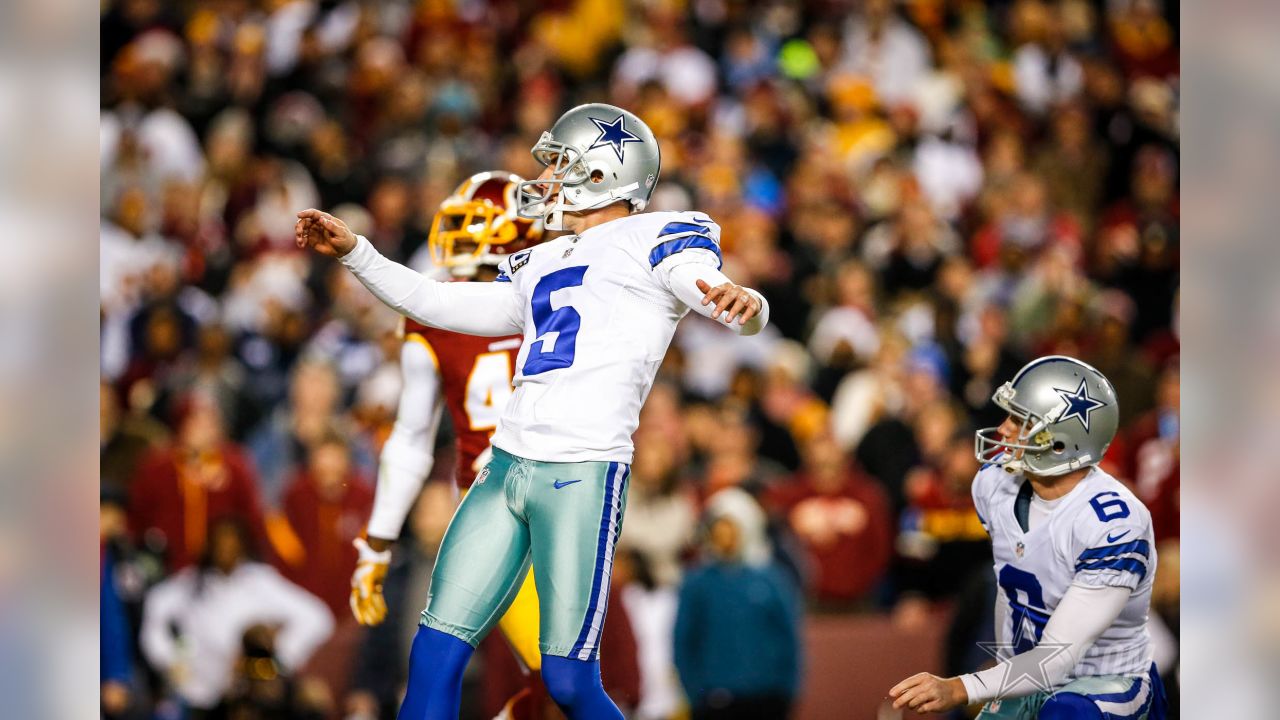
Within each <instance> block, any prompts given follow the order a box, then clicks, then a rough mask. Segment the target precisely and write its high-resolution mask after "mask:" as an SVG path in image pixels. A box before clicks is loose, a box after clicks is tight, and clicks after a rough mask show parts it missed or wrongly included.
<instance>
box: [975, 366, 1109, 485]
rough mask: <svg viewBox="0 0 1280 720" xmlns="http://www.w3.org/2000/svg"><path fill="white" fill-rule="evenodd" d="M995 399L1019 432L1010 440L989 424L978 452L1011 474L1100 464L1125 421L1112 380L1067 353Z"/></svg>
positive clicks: (1028, 371) (1027, 372) (1025, 373)
mask: <svg viewBox="0 0 1280 720" xmlns="http://www.w3.org/2000/svg"><path fill="white" fill-rule="evenodd" d="M991 399H992V401H994V402H995V404H996V405H999V406H1000V407H1001V408H1002V409H1003V410H1004V411H1005V412H1007V413H1009V416H1010V417H1011V418H1013V419H1014V420H1015V421H1016V422H1018V423H1019V428H1018V435H1017V437H1014V438H1005V437H1003V436H1001V435H1000V432H999V428H983V429H982V430H979V431H978V432H977V436H976V438H975V440H974V453H975V454H976V455H977V456H978V460H979V461H981V462H984V463H992V464H995V465H1000V466H1003V467H1004V468H1005V469H1006V470H1009V471H1010V472H1021V471H1027V472H1031V473H1034V474H1036V475H1042V476H1054V475H1063V474H1065V473H1068V472H1071V471H1072V470H1078V469H1080V468H1083V467H1089V466H1090V465H1096V464H1097V463H1098V462H1099V461H1100V460H1102V456H1103V455H1104V454H1105V453H1106V452H1107V448H1108V447H1109V446H1110V445H1111V440H1112V439H1113V438H1114V437H1115V435H1116V427H1117V426H1118V425H1119V422H1120V411H1119V406H1118V405H1117V403H1116V391H1115V388H1113V387H1112V386H1111V382H1110V381H1108V380H1107V378H1106V377H1104V376H1103V374H1102V373H1100V372H1098V371H1097V370H1095V369H1094V368H1092V367H1090V366H1089V365H1086V364H1085V363H1082V362H1080V361H1079V360H1076V359H1075V358H1070V357H1066V356H1065V355H1050V356H1047V357H1042V358H1040V359H1038V360H1035V361H1033V362H1031V363H1029V364H1028V365H1027V366H1026V367H1024V368H1022V369H1021V370H1019V371H1018V374H1017V375H1014V376H1013V379H1012V380H1010V381H1009V382H1007V383H1005V384H1004V385H1002V386H1000V388H999V389H998V390H996V392H995V395H993V396H992V398H991Z"/></svg>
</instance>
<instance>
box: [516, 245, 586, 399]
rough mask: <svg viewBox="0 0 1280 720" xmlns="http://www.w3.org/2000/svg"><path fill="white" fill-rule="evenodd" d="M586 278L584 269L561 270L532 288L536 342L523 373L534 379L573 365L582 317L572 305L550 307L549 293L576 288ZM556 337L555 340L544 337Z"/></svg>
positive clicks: (582, 266)
mask: <svg viewBox="0 0 1280 720" xmlns="http://www.w3.org/2000/svg"><path fill="white" fill-rule="evenodd" d="M586 274H587V266H586V265H579V266H577V267H568V268H561V269H560V270H556V271H555V272H551V273H547V274H546V275H544V276H543V277H542V279H541V280H539V281H538V284H537V285H535V286H534V288H533V299H532V304H533V326H534V330H535V331H536V332H537V338H538V339H537V340H536V341H535V342H533V343H532V344H531V345H529V354H528V356H526V357H525V360H524V368H523V372H524V374H525V375H537V374H538V373H544V372H546V371H548V370H559V369H561V368H567V367H569V366H570V365H572V364H573V357H574V352H575V351H576V350H577V346H578V329H579V328H581V327H582V316H581V315H579V314H578V311H577V310H575V309H574V308H573V306H571V305H565V306H563V307H559V308H552V307H551V293H553V292H555V291H556V290H563V289H564V288H571V287H578V286H579V285H581V284H582V278H583V276H584V275H586ZM551 333H555V336H554V337H547V336H548V335H550V334H551Z"/></svg>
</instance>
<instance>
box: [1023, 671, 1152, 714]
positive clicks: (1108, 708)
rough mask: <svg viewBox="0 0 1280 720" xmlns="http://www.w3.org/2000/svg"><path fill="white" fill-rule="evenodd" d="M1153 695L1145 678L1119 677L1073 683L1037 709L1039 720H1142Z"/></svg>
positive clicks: (1102, 677) (1085, 679) (1095, 678)
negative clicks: (1105, 719)
mask: <svg viewBox="0 0 1280 720" xmlns="http://www.w3.org/2000/svg"><path fill="white" fill-rule="evenodd" d="M1152 698H1153V693H1152V692H1151V683H1150V681H1148V680H1147V679H1146V678H1128V677H1121V676H1118V675H1108V676H1101V677H1085V678H1079V679H1077V680H1073V681H1071V682H1069V683H1067V684H1066V685H1064V686H1063V687H1062V689H1060V690H1059V691H1058V692H1056V693H1054V694H1053V695H1051V696H1050V697H1049V699H1048V700H1046V701H1045V703H1044V707H1042V708H1040V716H1039V717H1040V718H1041V720H1102V718H1111V717H1117V718H1133V720H1145V719H1146V718H1147V717H1148V712H1149V711H1150V709H1151V702H1152Z"/></svg>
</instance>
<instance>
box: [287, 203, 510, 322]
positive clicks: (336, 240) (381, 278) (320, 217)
mask: <svg viewBox="0 0 1280 720" xmlns="http://www.w3.org/2000/svg"><path fill="white" fill-rule="evenodd" d="M294 240H295V242H296V243H297V245H298V247H310V248H312V249H313V250H315V251H316V252H318V253H320V254H321V255H327V256H329V257H336V258H338V260H339V261H340V262H341V263H342V264H343V265H345V266H347V269H348V270H350V271H351V272H352V273H353V274H354V275H355V276H356V278H357V279H359V280H360V282H361V283H363V284H364V286H365V287H367V288H369V291H370V292H372V293H373V294H374V295H375V296H376V297H377V298H378V299H379V300H381V301H382V302H383V303H385V304H386V305H387V306H388V307H390V308H392V309H394V310H396V311H397V312H399V313H401V314H403V315H407V316H409V317H411V318H413V319H414V320H417V321H418V322H420V323H423V324H425V325H430V326H432V327H438V328H442V329H444V330H452V331H454V332H460V333H465V334H467V335H485V336H498V335H511V334H514V333H519V332H522V331H523V330H524V313H523V305H522V303H521V300H520V297H519V294H518V293H517V292H516V290H515V288H514V287H513V286H512V285H511V284H510V283H442V282H436V281H435V280H432V279H430V278H428V277H426V276H424V275H422V274H420V273H417V272H414V271H413V270H411V269H409V268H407V267H405V266H403V265H400V264H399V263H395V262H392V261H390V260H388V259H387V258H385V257H383V256H382V254H381V253H379V252H378V251H377V249H375V248H374V247H373V244H372V243H370V242H369V241H368V240H366V239H365V238H363V237H360V236H359V235H356V234H355V233H353V232H351V230H350V229H349V228H348V227H347V225H346V223H344V222H342V221H341V220H339V219H338V218H336V217H334V216H332V215H330V214H329V213H326V212H322V211H320V210H315V209H311V210H303V211H302V212H300V213H298V222H297V224H296V225H295V226H294Z"/></svg>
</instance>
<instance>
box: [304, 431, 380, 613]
mask: <svg viewBox="0 0 1280 720" xmlns="http://www.w3.org/2000/svg"><path fill="white" fill-rule="evenodd" d="M372 508H373V489H372V488H371V487H370V486H369V484H368V483H367V482H366V481H365V480H364V478H362V477H360V475H359V474H358V473H357V472H356V471H355V470H354V469H353V468H352V466H351V453H350V450H349V449H348V447H347V442H346V440H345V439H344V438H343V437H342V435H340V434H338V433H337V432H336V431H330V432H327V433H325V434H324V435H322V436H321V438H320V440H319V441H318V442H317V443H316V444H315V445H312V446H311V447H310V448H309V450H308V451H307V462H306V465H305V466H304V467H302V468H299V469H298V471H297V473H296V474H295V475H294V477H293V481H292V482H291V483H290V484H289V487H288V489H287V490H285V496H284V512H285V517H286V519H287V520H288V521H289V525H290V527H292V528H293V531H294V533H295V534H296V535H297V537H298V540H299V541H300V543H301V545H302V547H303V549H304V554H303V556H302V557H301V558H300V559H299V560H300V561H299V563H298V564H295V565H292V566H291V567H289V568H288V569H287V570H286V575H288V576H289V579H291V580H293V581H294V582H296V583H298V584H299V585H301V586H302V587H304V588H306V589H307V591H309V592H311V593H312V594H314V595H316V596H317V597H319V598H320V599H321V600H323V601H324V602H325V604H326V605H328V606H329V609H330V610H331V611H333V614H334V615H335V616H337V617H343V614H344V613H346V612H347V602H348V596H349V595H350V594H351V571H352V569H354V568H355V564H356V550H355V548H354V547H353V546H352V544H351V542H352V541H353V540H355V539H356V538H357V537H358V536H359V535H360V532H361V531H362V530H363V529H364V521H365V518H367V517H369V512H370V510H371V509H372Z"/></svg>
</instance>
